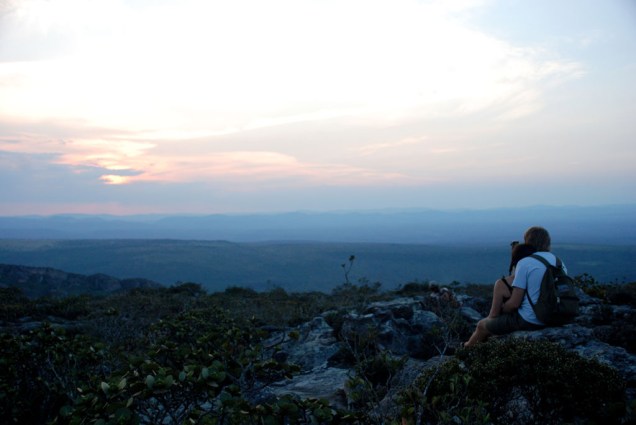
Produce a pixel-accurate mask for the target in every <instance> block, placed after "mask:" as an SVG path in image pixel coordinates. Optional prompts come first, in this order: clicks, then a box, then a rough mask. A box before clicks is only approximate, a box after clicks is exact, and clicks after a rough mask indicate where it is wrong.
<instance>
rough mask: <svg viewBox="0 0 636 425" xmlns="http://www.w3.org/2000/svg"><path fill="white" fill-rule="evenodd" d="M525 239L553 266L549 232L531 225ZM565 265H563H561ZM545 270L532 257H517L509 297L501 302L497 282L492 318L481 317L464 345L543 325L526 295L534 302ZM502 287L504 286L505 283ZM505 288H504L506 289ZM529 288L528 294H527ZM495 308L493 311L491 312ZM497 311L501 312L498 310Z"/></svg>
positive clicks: (500, 290) (504, 293)
mask: <svg viewBox="0 0 636 425" xmlns="http://www.w3.org/2000/svg"><path fill="white" fill-rule="evenodd" d="M524 242H525V243H526V244H529V245H532V246H533V247H534V248H536V250H537V252H536V253H535V255H540V256H541V257H543V258H545V259H546V260H547V261H548V262H549V263H550V264H552V265H556V257H555V256H554V254H552V253H551V252H550V244H551V241H550V234H549V233H548V231H547V230H545V229H544V228H542V227H531V228H529V229H528V230H526V232H525V234H524ZM563 267H564V268H565V266H563ZM545 271H546V267H545V266H544V265H543V263H542V262H541V261H539V260H537V259H535V258H532V257H529V256H528V257H525V258H522V259H521V260H519V262H518V263H517V265H516V267H515V273H514V280H513V282H512V291H510V292H509V293H510V298H508V299H507V300H505V301H504V298H505V297H504V296H505V295H506V292H505V291H503V289H501V285H503V283H502V284H501V285H500V287H499V289H498V291H497V293H496V294H495V293H494V290H493V304H495V305H494V306H492V307H491V312H490V314H494V317H491V316H490V314H489V316H488V317H486V318H484V319H481V320H480V321H479V322H478V323H477V328H476V329H475V332H473V334H472V335H471V337H470V338H469V339H468V341H466V342H465V343H464V347H470V346H473V345H475V344H477V343H479V342H482V341H485V340H487V339H488V338H489V337H490V336H491V335H504V334H507V333H511V332H514V331H518V330H537V329H542V328H543V327H545V324H544V323H542V322H541V321H540V320H539V319H537V316H536V315H535V313H534V310H533V308H532V306H531V305H530V302H529V301H528V296H529V297H530V298H531V299H532V302H533V303H536V301H537V299H538V298H539V291H540V289H541V281H542V280H543V275H544V273H545ZM504 287H505V286H504ZM506 289H507V288H506ZM526 291H528V296H526ZM495 295H496V296H497V297H500V298H501V302H502V303H501V307H500V308H499V307H498V306H497V304H496V301H497V300H495V298H494V297H495ZM493 310H494V311H493ZM497 311H499V312H500V313H497Z"/></svg>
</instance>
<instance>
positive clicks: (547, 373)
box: [401, 339, 626, 424]
mask: <svg viewBox="0 0 636 425" xmlns="http://www.w3.org/2000/svg"><path fill="white" fill-rule="evenodd" d="M512 395H514V397H512ZM515 399H516V402H517V403H518V404H517V408H515V407H513V406H512V405H511V404H510V403H511V402H513V403H514V402H515ZM624 399H625V383H624V381H623V380H622V378H621V377H620V375H619V374H618V372H617V371H616V370H615V369H613V368H611V367H609V366H606V365H603V364H600V363H598V362H596V361H593V360H588V359H584V358H582V357H580V356H579V355H577V354H576V353H572V352H569V351H567V350H565V349H564V348H563V347H562V346H560V345H559V344H555V343H551V342H546V341H543V342H530V341H525V340H517V339H506V340H504V341H499V340H491V341H489V342H488V343H484V344H479V345H477V346H475V347H473V348H471V349H462V350H459V351H458V352H457V353H456V356H455V358H453V359H451V360H448V361H446V362H444V363H442V364H441V365H440V366H439V368H433V369H429V370H427V371H426V372H425V373H423V374H422V375H421V376H420V377H418V379H417V380H416V381H415V383H414V384H413V385H412V386H411V387H410V388H409V389H408V390H406V391H404V392H403V393H402V395H401V405H402V408H403V415H404V417H405V418H407V422H408V423H411V424H413V423H422V422H418V418H419V420H421V418H427V419H426V420H427V423H431V422H432V423H457V420H460V422H459V423H465V424H466V423H495V424H499V423H501V424H504V423H513V422H515V420H516V419H517V420H518V419H519V417H518V415H524V414H525V415H526V416H527V417H530V418H532V419H531V420H532V422H533V423H542V424H560V423H564V422H577V423H579V422H581V421H583V422H588V423H589V422H592V423H619V421H620V419H621V418H622V417H623V416H624V415H625V411H626V407H625V402H624ZM519 405H525V406H527V407H528V411H526V412H521V411H519V408H518V406H519ZM515 415H517V416H515Z"/></svg>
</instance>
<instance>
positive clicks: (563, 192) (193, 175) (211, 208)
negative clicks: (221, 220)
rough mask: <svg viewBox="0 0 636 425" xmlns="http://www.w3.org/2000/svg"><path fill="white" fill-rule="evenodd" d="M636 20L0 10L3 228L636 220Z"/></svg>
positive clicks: (305, 8)
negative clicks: (618, 210) (276, 215)
mask: <svg viewBox="0 0 636 425" xmlns="http://www.w3.org/2000/svg"><path fill="white" fill-rule="evenodd" d="M635 117H636V1H634V0H532V1H530V0H523V1H522V0H481V1H480V0H444V1H442V0H427V1H422V0H387V1H382V0H337V1H336V0H267V1H263V0H178V1H170V0H0V215H34V214H35V215H50V214H60V213H87V214H151V213H156V214H172V213H187V214H212V213H254V212H282V211H331V210H352V209H359V210H378V209H401V208H427V209H428V208H432V209H455V208H461V209H466V208H469V209H470V208H474V209H488V208H499V207H514V206H519V207H524V206H530V205H605V204H633V203H636V185H634V182H636V166H635V165H634V164H636V121H635V120H636V118H635Z"/></svg>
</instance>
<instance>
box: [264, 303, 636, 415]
mask: <svg viewBox="0 0 636 425" xmlns="http://www.w3.org/2000/svg"><path fill="white" fill-rule="evenodd" d="M579 295H580V298H581V315H580V316H579V317H578V318H577V320H576V322H575V323H572V324H569V325H566V326H562V327H555V328H546V329H543V330H540V331H533V332H515V333H513V334H511V335H508V336H506V337H505V338H523V339H530V340H549V341H553V342H558V343H559V344H561V345H563V346H564V347H565V348H567V349H569V350H572V351H575V352H577V353H579V354H580V355H581V356H583V357H586V358H593V359H596V360H598V361H600V362H603V363H606V364H608V365H611V366H612V367H614V368H616V369H617V370H618V371H619V372H620V374H621V375H622V376H623V377H624V379H625V380H626V382H627V385H628V396H629V397H630V398H632V399H633V397H634V395H635V394H634V393H635V389H636V354H635V353H634V352H630V351H628V350H627V349H626V348H625V347H623V346H620V345H612V344H611V343H610V342H611V341H608V340H603V338H602V334H603V333H602V332H599V329H604V328H603V327H610V328H618V329H621V328H623V329H624V328H625V327H629V326H631V327H634V323H635V320H634V319H635V313H634V309H633V308H632V307H629V306H624V305H623V306H621V305H612V304H604V303H602V302H601V300H599V299H596V298H592V297H589V296H587V295H585V294H584V293H582V292H580V294H579ZM479 305H482V306H487V305H488V303H487V302H481V303H480V302H477V301H476V300H475V299H474V298H472V297H468V296H458V297H455V296H454V295H453V294H452V293H450V292H449V291H438V292H433V293H431V294H426V295H418V296H413V297H402V298H396V299H392V300H388V301H381V302H376V303H373V304H371V305H369V306H368V307H367V308H366V309H364V310H363V311H359V312H358V311H354V312H334V311H331V312H326V313H324V314H322V315H321V316H319V317H316V318H315V319H314V320H312V321H311V322H308V323H305V324H303V325H302V326H300V327H298V328H297V329H295V330H293V331H292V332H290V330H287V331H285V332H282V331H281V332H278V333H275V334H274V335H273V336H272V338H271V339H270V340H269V341H268V342H267V344H266V345H267V346H269V347H270V348H271V349H272V350H274V351H275V352H276V354H275V356H278V357H279V358H281V359H287V360H288V361H290V362H293V363H296V364H298V365H300V366H301V373H299V374H298V375H296V376H294V377H293V379H289V380H285V381H281V382H278V383H276V384H275V385H274V386H272V388H271V391H272V392H273V393H274V394H277V395H282V394H296V395H299V396H302V397H316V398H326V399H328V400H329V401H330V402H331V403H332V404H333V405H335V406H343V407H344V406H346V404H347V403H348V400H347V386H346V382H347V380H348V379H349V378H350V377H352V376H353V375H354V370H353V363H352V362H350V363H348V362H347V361H346V356H345V355H343V352H348V351H350V349H351V348H352V344H377V348H378V349H379V350H387V351H388V352H390V353H391V354H392V355H393V356H395V357H396V358H403V359H406V363H405V366H404V367H403V368H402V370H401V371H400V373H398V374H396V375H395V376H394V377H393V379H392V382H391V386H392V387H393V391H389V393H388V394H387V397H386V399H385V400H384V401H383V403H384V404H387V405H390V404H391V401H390V399H391V397H392V396H393V395H394V394H395V391H396V389H399V388H400V387H404V386H407V385H409V384H410V383H411V382H412V381H413V379H414V377H416V376H417V375H418V374H419V373H420V372H421V371H422V370H424V369H425V368H426V367H430V365H431V364H436V363H438V362H439V361H443V359H444V358H445V356H447V355H452V354H453V352H454V348H455V347H457V346H458V344H459V343H460V342H461V341H459V340H458V339H453V338H452V329H451V327H452V326H453V323H452V321H453V320H454V318H457V317H461V318H463V319H464V320H466V321H468V322H469V324H470V326H474V324H475V323H476V322H477V321H478V320H479V319H480V318H482V317H483V316H484V315H485V314H486V312H484V311H481V312H480V311H477V309H476V308H475V307H478V306H479ZM609 333H610V334H611V332H609ZM290 335H292V336H293V338H291V337H290ZM354 348H355V347H354ZM358 348H359V349H360V348H361V346H358ZM431 362H432V363H431ZM511 400H512V401H511V403H515V402H517V403H521V404H523V400H516V401H514V399H511ZM517 407H518V406H517ZM528 414H529V415H531V412H529V413H528Z"/></svg>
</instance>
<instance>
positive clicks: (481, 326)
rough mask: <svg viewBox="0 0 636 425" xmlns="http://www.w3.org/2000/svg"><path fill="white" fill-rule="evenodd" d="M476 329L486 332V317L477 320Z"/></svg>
mask: <svg viewBox="0 0 636 425" xmlns="http://www.w3.org/2000/svg"><path fill="white" fill-rule="evenodd" d="M477 329H478V330H480V331H481V332H488V328H487V327H486V319H481V320H480V321H479V322H477Z"/></svg>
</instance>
